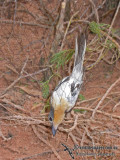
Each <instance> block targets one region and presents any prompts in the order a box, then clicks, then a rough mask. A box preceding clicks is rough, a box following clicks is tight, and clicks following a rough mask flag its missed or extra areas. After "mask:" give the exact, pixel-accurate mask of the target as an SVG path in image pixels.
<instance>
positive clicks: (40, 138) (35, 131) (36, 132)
mask: <svg viewBox="0 0 120 160" xmlns="http://www.w3.org/2000/svg"><path fill="white" fill-rule="evenodd" d="M31 126H32V129H33V131H34V133H35V135H36V136H37V137H38V138H39V140H41V141H42V142H43V143H45V144H46V145H47V146H49V147H50V148H51V149H52V151H53V152H54V154H55V156H56V157H57V159H59V160H62V158H61V157H60V155H59V154H58V153H57V151H56V150H55V148H54V147H53V146H52V145H51V144H50V143H48V142H47V141H46V140H45V139H44V138H42V137H41V136H40V134H39V133H38V131H37V129H36V127H35V125H31Z"/></svg>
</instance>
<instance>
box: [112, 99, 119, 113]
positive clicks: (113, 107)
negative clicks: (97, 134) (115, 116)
mask: <svg viewBox="0 0 120 160" xmlns="http://www.w3.org/2000/svg"><path fill="white" fill-rule="evenodd" d="M117 106H120V101H119V102H118V103H117V104H116V105H115V106H114V107H113V112H114V111H115V109H116V107H117Z"/></svg>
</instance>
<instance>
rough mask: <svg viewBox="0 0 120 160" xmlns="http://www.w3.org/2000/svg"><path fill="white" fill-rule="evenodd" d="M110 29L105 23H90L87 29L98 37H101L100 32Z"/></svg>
mask: <svg viewBox="0 0 120 160" xmlns="http://www.w3.org/2000/svg"><path fill="white" fill-rule="evenodd" d="M109 27H110V25H109V24H105V23H99V24H98V23H96V22H94V21H92V22H91V23H90V24H89V28H90V30H91V32H93V33H95V34H97V35H98V36H99V37H101V36H102V33H101V31H104V30H106V29H108V28H109Z"/></svg>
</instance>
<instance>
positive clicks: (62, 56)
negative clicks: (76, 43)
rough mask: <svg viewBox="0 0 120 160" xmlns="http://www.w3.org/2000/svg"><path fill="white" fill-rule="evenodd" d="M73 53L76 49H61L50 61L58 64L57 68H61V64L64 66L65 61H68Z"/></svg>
mask: <svg viewBox="0 0 120 160" xmlns="http://www.w3.org/2000/svg"><path fill="white" fill-rule="evenodd" d="M73 53H74V49H69V50H64V51H60V52H58V53H56V54H54V55H53V56H52V58H51V61H50V62H51V63H52V64H56V68H59V67H60V66H62V67H63V66H64V65H65V63H67V62H68V61H69V60H70V59H71V57H72V55H73Z"/></svg>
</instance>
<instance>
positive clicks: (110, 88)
mask: <svg viewBox="0 0 120 160" xmlns="http://www.w3.org/2000/svg"><path fill="white" fill-rule="evenodd" d="M119 81H120V77H119V78H118V79H117V80H116V81H115V82H114V83H113V84H112V85H111V86H110V87H109V89H108V90H107V91H106V93H105V94H104V96H103V97H102V99H101V100H100V101H99V103H98V105H97V106H96V107H95V109H94V111H93V113H92V118H94V115H95V113H96V111H97V110H98V108H99V107H100V105H101V104H102V102H103V101H104V99H105V98H106V97H107V95H108V94H109V92H110V91H111V90H112V88H113V87H114V86H115V85H116V84H117V83H118V82H119Z"/></svg>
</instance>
